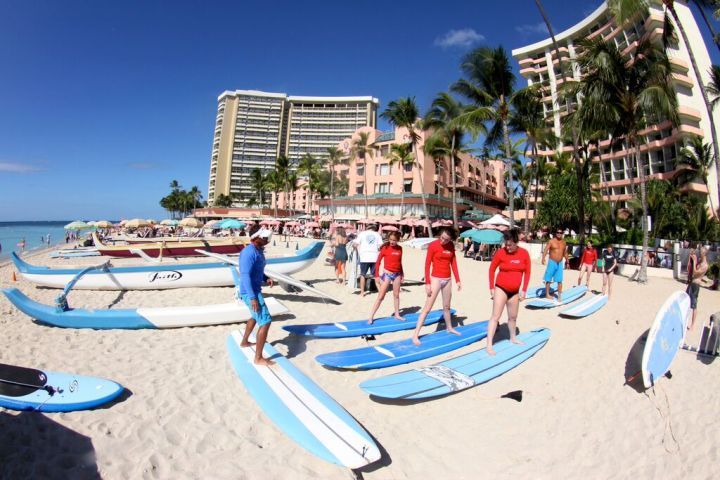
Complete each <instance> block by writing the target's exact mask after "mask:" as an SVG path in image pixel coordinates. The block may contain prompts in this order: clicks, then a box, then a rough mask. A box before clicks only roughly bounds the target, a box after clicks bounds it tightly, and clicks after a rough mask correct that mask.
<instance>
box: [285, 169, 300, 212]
mask: <svg viewBox="0 0 720 480" xmlns="http://www.w3.org/2000/svg"><path fill="white" fill-rule="evenodd" d="M298 181H299V176H298V172H297V171H296V170H290V173H288V174H287V177H285V182H286V185H287V188H288V195H289V196H288V205H290V209H291V210H292V211H293V212H294V211H295V207H296V205H295V192H296V191H297V189H298Z"/></svg>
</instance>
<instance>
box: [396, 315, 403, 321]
mask: <svg viewBox="0 0 720 480" xmlns="http://www.w3.org/2000/svg"><path fill="white" fill-rule="evenodd" d="M395 319H396V320H400V321H401V322H404V321H405V317H403V316H402V315H395Z"/></svg>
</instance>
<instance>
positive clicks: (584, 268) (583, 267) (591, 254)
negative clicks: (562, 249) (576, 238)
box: [577, 240, 598, 288]
mask: <svg viewBox="0 0 720 480" xmlns="http://www.w3.org/2000/svg"><path fill="white" fill-rule="evenodd" d="M597 258H598V255H597V251H596V250H595V249H594V248H593V244H592V241H590V240H588V241H587V243H586V244H585V250H584V251H583V254H582V258H581V260H580V276H578V281H577V284H578V286H580V283H582V277H583V273H585V272H587V279H586V280H585V286H586V287H588V288H590V274H591V273H592V271H593V270H594V269H595V262H596V261H597Z"/></svg>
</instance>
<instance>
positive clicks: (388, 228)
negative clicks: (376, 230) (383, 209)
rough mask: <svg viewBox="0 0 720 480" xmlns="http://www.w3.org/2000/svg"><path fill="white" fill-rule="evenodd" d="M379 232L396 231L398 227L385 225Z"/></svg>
mask: <svg viewBox="0 0 720 480" xmlns="http://www.w3.org/2000/svg"><path fill="white" fill-rule="evenodd" d="M380 231H381V232H397V231H398V228H397V227H393V226H392V225H385V226H383V227H382V228H381V229H380Z"/></svg>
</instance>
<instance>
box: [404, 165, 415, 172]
mask: <svg viewBox="0 0 720 480" xmlns="http://www.w3.org/2000/svg"><path fill="white" fill-rule="evenodd" d="M403 168H404V169H405V171H406V172H412V169H413V164H412V163H406V164H405V165H404V166H403Z"/></svg>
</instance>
